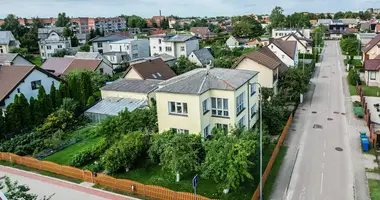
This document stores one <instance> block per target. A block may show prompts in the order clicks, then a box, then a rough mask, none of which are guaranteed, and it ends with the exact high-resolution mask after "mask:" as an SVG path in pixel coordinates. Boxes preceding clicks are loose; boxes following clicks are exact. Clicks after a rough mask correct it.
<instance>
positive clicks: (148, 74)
mask: <svg viewBox="0 0 380 200" xmlns="http://www.w3.org/2000/svg"><path fill="white" fill-rule="evenodd" d="M132 68H133V69H134V70H135V71H136V72H137V73H138V74H139V75H140V77H141V78H142V79H144V80H145V79H157V80H167V79H170V78H172V77H174V76H177V75H176V74H175V73H174V71H173V70H172V69H171V68H170V67H169V66H168V65H166V64H165V62H164V61H163V60H162V59H161V58H157V59H153V60H147V61H143V62H138V63H135V64H133V63H132V64H131V66H130V67H129V68H128V69H127V71H126V73H125V75H126V74H127V73H128V72H129V71H130V70H131V69H132ZM153 74H154V76H155V77H156V78H155V77H154V76H153ZM160 75H161V76H160Z"/></svg>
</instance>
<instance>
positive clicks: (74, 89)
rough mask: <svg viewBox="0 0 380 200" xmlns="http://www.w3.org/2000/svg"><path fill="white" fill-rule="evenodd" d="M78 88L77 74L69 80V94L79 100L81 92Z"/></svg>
mask: <svg viewBox="0 0 380 200" xmlns="http://www.w3.org/2000/svg"><path fill="white" fill-rule="evenodd" d="M79 88H80V81H79V80H78V78H77V76H73V77H72V78H71V79H70V80H69V89H70V90H69V91H70V95H71V97H72V98H73V99H74V100H76V101H78V102H81V92H80V89H79Z"/></svg>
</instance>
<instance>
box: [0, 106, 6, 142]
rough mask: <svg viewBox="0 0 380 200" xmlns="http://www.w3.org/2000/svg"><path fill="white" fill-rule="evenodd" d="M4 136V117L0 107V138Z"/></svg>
mask: <svg viewBox="0 0 380 200" xmlns="http://www.w3.org/2000/svg"><path fill="white" fill-rule="evenodd" d="M5 136H6V127H5V118H4V113H3V109H2V108H1V107H0V139H3V138H5Z"/></svg>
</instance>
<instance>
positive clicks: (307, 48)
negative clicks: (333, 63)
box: [280, 33, 313, 54]
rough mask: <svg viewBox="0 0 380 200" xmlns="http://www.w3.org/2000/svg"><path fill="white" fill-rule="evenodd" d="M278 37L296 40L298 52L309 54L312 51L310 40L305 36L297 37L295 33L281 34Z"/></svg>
mask: <svg viewBox="0 0 380 200" xmlns="http://www.w3.org/2000/svg"><path fill="white" fill-rule="evenodd" d="M280 39H282V40H284V41H296V42H297V49H298V52H300V53H307V54H311V53H312V52H313V46H312V40H311V39H307V38H305V37H299V36H297V35H296V34H295V33H291V34H289V35H286V36H283V37H281V38H280Z"/></svg>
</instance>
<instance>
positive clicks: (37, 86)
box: [30, 80, 41, 90]
mask: <svg viewBox="0 0 380 200" xmlns="http://www.w3.org/2000/svg"><path fill="white" fill-rule="evenodd" d="M30 85H31V86H32V90H37V89H38V88H39V87H40V86H41V80H38V81H32V82H31V83H30Z"/></svg>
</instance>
